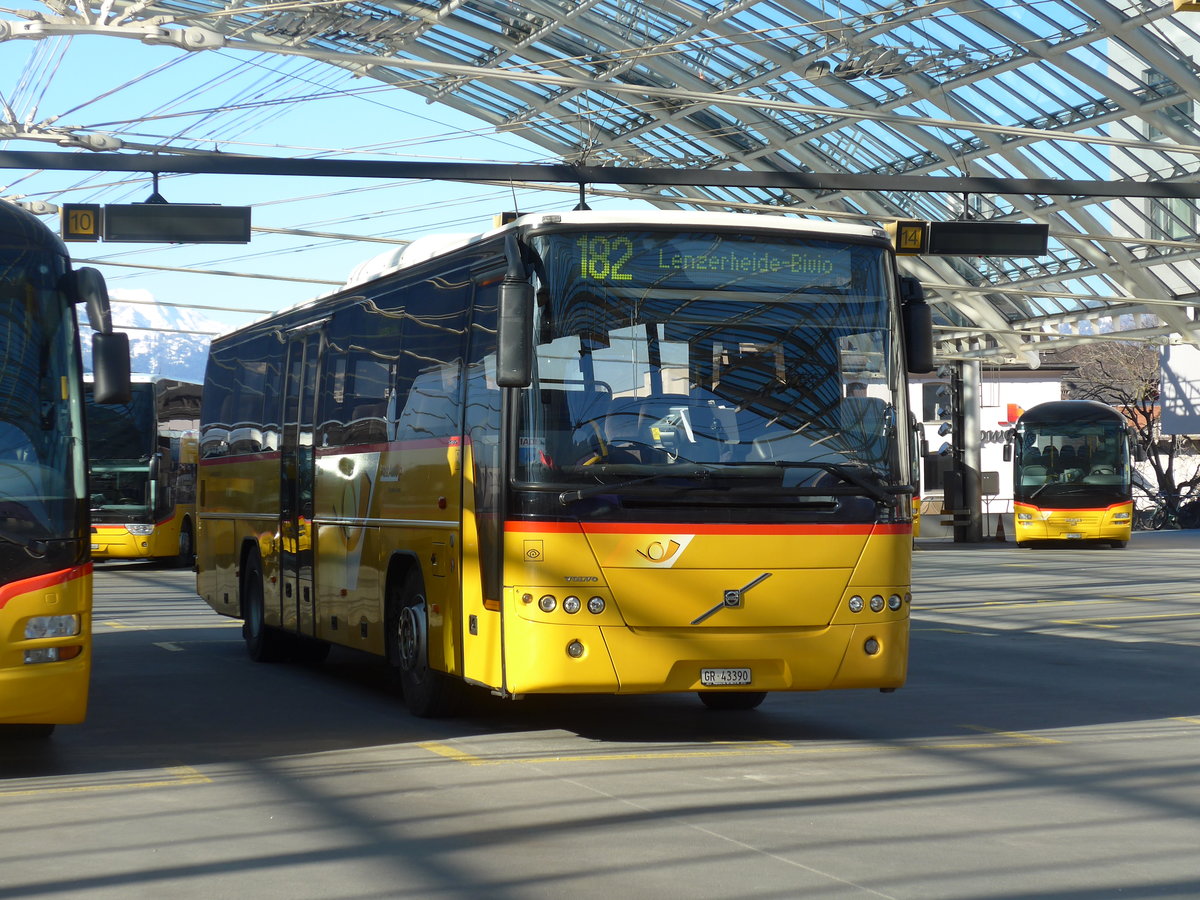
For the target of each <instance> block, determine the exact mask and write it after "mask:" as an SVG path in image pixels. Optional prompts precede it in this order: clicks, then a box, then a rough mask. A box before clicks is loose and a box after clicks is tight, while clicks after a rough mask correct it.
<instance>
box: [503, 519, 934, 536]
mask: <svg viewBox="0 0 1200 900" xmlns="http://www.w3.org/2000/svg"><path fill="white" fill-rule="evenodd" d="M504 530H505V531H510V532H516V533H520V534H535V533H538V532H542V533H549V534H571V533H574V532H578V531H582V532H584V533H585V534H587V533H591V534H662V533H663V532H664V531H669V532H674V533H686V534H728V535H739V534H751V535H753V534H767V535H771V534H908V533H909V532H911V531H912V525H911V524H908V523H902V524H888V525H870V524H856V525H785V524H779V525H732V524H727V525H704V524H700V523H695V522H690V523H689V522H526V521H523V520H521V521H518V520H511V521H508V522H505V523H504Z"/></svg>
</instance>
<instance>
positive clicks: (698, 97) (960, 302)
mask: <svg viewBox="0 0 1200 900" xmlns="http://www.w3.org/2000/svg"><path fill="white" fill-rule="evenodd" d="M30 10H32V12H30V11H26V12H12V11H9V12H7V13H5V14H3V15H5V16H7V18H3V19H0V38H6V39H9V40H17V39H33V38H38V37H52V36H55V35H61V34H83V33H91V34H96V33H103V34H107V35H110V36H113V37H136V38H137V39H139V40H141V41H143V42H146V43H153V44H162V45H166V46H172V47H180V48H184V49H190V50H195V51H196V52H204V53H228V52H231V51H235V50H236V51H245V50H250V51H256V52H262V53H276V54H278V53H283V54H286V55H288V56H289V57H292V58H296V59H299V60H302V61H317V62H319V63H321V64H323V66H326V67H335V68H334V69H333V71H340V72H350V73H352V74H353V75H354V76H355V77H356V78H364V77H365V78H368V79H374V80H376V81H378V82H381V83H383V84H386V85H390V86H393V87H394V88H395V89H398V90H405V91H410V92H414V93H416V94H418V95H420V96H421V97H423V98H425V99H426V100H428V101H429V102H431V103H434V104H444V105H447V106H449V107H453V108H454V109H456V110H458V111H460V112H464V113H467V114H469V115H470V116H472V117H475V118H477V119H479V120H481V121H482V122H483V123H486V126H487V127H488V128H490V129H491V130H492V131H493V132H495V133H499V134H517V135H520V136H521V137H523V138H524V139H526V140H528V141H530V142H532V143H533V144H535V145H537V146H539V147H541V148H543V149H544V151H545V152H546V154H547V156H546V158H547V159H550V160H561V161H567V162H572V163H586V164H589V165H607V166H661V165H667V166H676V167H689V168H705V169H732V170H741V171H762V172H818V173H824V172H836V173H854V174H865V175H877V176H892V175H920V176H932V177H937V176H943V177H947V176H949V177H957V176H971V177H980V176H983V177H996V178H1014V179H1028V178H1053V179H1063V180H1102V181H1121V182H1141V183H1146V184H1150V185H1159V186H1162V187H1161V188H1160V189H1161V191H1162V195H1161V196H1159V197H1154V198H1128V199H1122V198H1112V197H1086V196H1069V195H1067V196H1025V195H986V194H969V195H965V196H964V195H961V194H955V193H947V192H911V191H902V190H878V191H869V192H862V191H858V192H850V191H845V190H823V191H808V190H782V189H778V188H767V187H762V188H716V187H686V188H682V187H655V186H638V187H637V188H636V189H634V188H629V189H628V190H629V191H630V193H632V194H634V195H636V196H638V197H639V198H642V199H647V200H650V201H651V202H653V203H655V204H657V205H662V206H679V207H684V208H705V209H723V208H724V209H735V210H745V211H765V212H773V213H784V212H795V213H797V214H805V215H817V216H827V217H830V218H836V219H839V220H849V221H867V222H878V223H884V222H887V221H889V220H893V219H896V218H917V219H928V220H947V219H958V218H963V217H971V218H976V219H986V220H999V221H1012V222H1037V223H1046V224H1048V225H1049V228H1050V252H1049V253H1048V255H1046V256H1044V257H1041V258H1038V259H1028V258H1024V259H1022V258H979V257H953V258H951V257H920V258H906V259H905V260H904V261H903V265H904V267H905V268H906V269H907V270H908V271H909V272H910V273H911V274H915V275H917V276H918V277H920V278H921V280H922V281H923V282H924V283H925V284H926V290H927V293H928V296H929V297H930V299H931V300H932V301H933V302H934V303H935V309H936V319H937V324H938V327H939V330H938V332H937V336H938V338H939V340H940V342H941V343H940V346H939V352H940V354H941V356H943V357H945V358H988V359H993V360H1005V361H1017V362H1024V363H1027V364H1030V365H1036V364H1037V352H1038V351H1039V350H1043V349H1050V348H1051V347H1063V346H1069V345H1070V344H1073V343H1079V342H1086V341H1092V340H1104V339H1112V336H1114V335H1116V334H1119V335H1121V336H1122V337H1125V338H1139V339H1143V338H1144V339H1147V340H1161V339H1163V337H1164V336H1165V335H1168V334H1182V335H1184V336H1185V338H1186V339H1189V340H1190V339H1192V337H1193V335H1192V333H1191V329H1192V324H1193V322H1192V315H1193V314H1192V309H1193V307H1194V306H1195V304H1196V303H1197V302H1198V294H1197V289H1196V287H1195V285H1198V284H1200V269H1198V267H1197V262H1196V256H1197V251H1200V243H1198V242H1197V239H1196V229H1197V210H1196V202H1195V201H1193V200H1189V199H1184V198H1180V197H1172V196H1170V187H1171V185H1173V184H1179V185H1184V184H1189V183H1191V182H1192V181H1193V180H1194V178H1195V173H1196V171H1197V168H1198V165H1197V154H1200V137H1198V136H1197V127H1196V116H1197V106H1196V103H1195V101H1194V100H1193V99H1192V98H1193V97H1198V96H1200V81H1198V78H1197V67H1196V57H1197V56H1198V55H1200V54H1198V51H1200V38H1198V36H1197V30H1198V29H1200V12H1197V13H1191V12H1175V10H1174V9H1173V7H1172V6H1171V4H1170V3H1167V4H1165V5H1164V4H1162V3H1158V2H1127V0H1081V2H1065V0H1034V2H1000V0H974V2H970V3H948V2H944V0H940V2H926V0H895V2H871V0H838V2H826V0H821V2H813V3H807V2H776V0H726V2H701V0H661V2H657V3H653V4H650V3H644V2H630V0H572V2H567V0H522V2H510V0H469V2H465V0H446V2H345V3H342V2H326V3H308V2H296V3H263V4H258V5H249V4H245V3H243V2H242V0H233V2H229V3H222V2H210V0H158V2H137V3H128V2H115V3H114V2H111V0H104V2H103V3H92V4H90V5H89V4H85V3H83V2H80V3H79V4H77V5H73V6H70V7H68V6H67V5H66V4H64V3H61V2H59V0H48V2H45V3H42V4H36V3H35V4H33V5H32V6H31V7H30ZM5 105H6V107H7V106H8V104H5ZM5 121H7V122H8V123H9V124H8V127H9V128H10V130H14V129H17V128H18V126H19V125H20V123H19V122H17V121H16V119H15V116H14V115H13V113H12V111H11V109H9V111H8V113H7V114H6V119H5ZM4 127H5V126H3V125H0V129H3V128H4ZM47 127H49V126H47ZM50 130H51V131H52V130H53V129H52V128H51V129H50ZM116 134H117V136H118V137H119V136H120V132H119V131H118V132H116ZM3 136H4V132H3V131H2V130H0V137H3ZM14 136H19V135H15V134H14ZM216 137H218V138H219V134H218V135H217V136H216ZM182 143H183V142H181V146H180V147H179V149H183V147H182ZM9 146H10V148H11V147H12V143H11V142H9ZM157 149H158V150H159V151H160V152H170V149H171V148H166V147H161V146H160V147H158V148H157ZM192 149H194V144H193V145H192ZM125 152H130V151H129V150H128V147H127V149H126V151H125ZM132 152H137V151H136V150H133V151H132ZM531 161H534V160H531Z"/></svg>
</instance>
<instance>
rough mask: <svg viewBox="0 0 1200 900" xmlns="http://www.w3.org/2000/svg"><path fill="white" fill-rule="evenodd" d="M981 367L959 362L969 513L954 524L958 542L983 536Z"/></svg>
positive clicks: (960, 462)
mask: <svg viewBox="0 0 1200 900" xmlns="http://www.w3.org/2000/svg"><path fill="white" fill-rule="evenodd" d="M980 372H981V369H980V365H979V363H978V362H961V363H959V364H958V379H959V385H960V387H959V395H958V397H957V398H956V399H957V404H958V409H957V410H955V412H956V413H957V414H958V415H959V416H961V420H960V421H961V423H962V427H961V428H960V429H959V430H958V435H957V437H958V439H959V440H960V441H961V446H962V456H961V457H960V458H959V459H958V460H957V462H958V468H959V473H960V476H961V478H962V481H961V484H962V506H961V507H959V508H960V509H961V510H962V512H963V513H964V514H965V515H963V516H962V517H961V518H960V519H959V522H960V523H961V524H955V526H954V541H955V543H972V544H973V543H978V542H979V541H982V540H983V476H982V475H981V474H980V468H981V467H982V465H983V456H982V446H983V427H982V425H981V424H980V421H981V420H980V407H979V396H980V394H979V390H980V381H981V375H980Z"/></svg>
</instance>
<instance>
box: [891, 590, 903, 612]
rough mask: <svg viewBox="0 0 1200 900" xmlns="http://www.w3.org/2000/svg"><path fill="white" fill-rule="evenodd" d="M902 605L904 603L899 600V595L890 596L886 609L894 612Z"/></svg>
mask: <svg viewBox="0 0 1200 900" xmlns="http://www.w3.org/2000/svg"><path fill="white" fill-rule="evenodd" d="M903 605H904V601H903V600H902V599H900V595H899V594H892V596H890V597H888V609H890V610H891V611H892V612H895V611H896V610H898V609H899V608H900V607H901V606H903Z"/></svg>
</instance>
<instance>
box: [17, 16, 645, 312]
mask: <svg viewBox="0 0 1200 900" xmlns="http://www.w3.org/2000/svg"><path fill="white" fill-rule="evenodd" d="M0 86H3V87H2V88H0V93H2V95H3V99H4V102H5V104H6V106H7V107H8V110H11V115H10V113H9V112H8V111H5V112H4V120H3V121H5V122H6V123H11V122H13V121H15V122H18V123H26V122H29V123H33V124H34V125H38V124H46V125H49V126H52V127H62V126H74V127H78V128H80V129H82V130H84V131H85V132H93V133H94V132H99V133H110V134H114V135H116V136H118V137H121V138H122V139H123V140H125V141H126V142H141V143H145V144H165V143H170V144H172V145H174V146H185V147H198V148H203V149H207V150H213V149H218V148H219V149H221V150H222V151H224V152H233V153H249V154H254V155H261V156H311V155H321V156H332V155H335V154H337V153H339V152H340V151H347V150H349V151H352V157H353V158H360V159H365V158H374V159H380V158H385V159H393V160H442V161H465V162H496V161H512V162H523V163H528V162H544V161H557V160H550V159H549V158H548V157H547V155H546V153H545V151H544V150H542V149H541V148H539V147H537V146H535V145H533V144H531V143H529V142H526V141H523V140H521V139H520V138H518V137H516V136H513V135H497V134H495V133H494V132H493V131H492V129H491V128H490V127H489V126H488V125H486V124H484V123H482V122H480V121H478V120H476V119H473V118H471V117H468V116H465V115H463V114H461V113H458V112H456V111H454V110H451V109H450V108H448V107H444V106H440V105H429V104H426V103H425V101H424V100H423V99H422V98H420V97H418V96H417V95H415V94H412V93H410V92H406V91H403V90H398V89H395V88H384V87H383V86H382V85H380V84H379V83H378V82H375V81H372V80H369V79H363V78H358V79H354V78H351V77H350V75H349V74H348V73H345V72H343V71H341V70H338V69H335V68H333V67H332V66H329V65H328V64H318V63H312V62H306V61H303V60H297V59H291V58H285V57H277V56H264V55H255V54H247V53H241V52H235V51H224V50H223V51H219V52H213V51H205V52H200V53H190V54H189V53H186V52H184V51H181V50H177V49H174V48H169V47H156V46H149V45H145V44H142V43H141V42H139V41H135V40H131V39H124V38H113V37H100V36H77V37H74V38H54V39H50V40H43V41H27V40H10V41H7V42H3V43H0ZM297 98H305V99H297ZM202 111H207V112H202ZM0 146H3V147H4V148H5V149H7V150H43V151H48V150H58V148H57V147H56V146H55V145H54V144H53V143H44V142H34V141H28V140H10V141H7V142H3V143H0ZM60 152H80V151H65V150H63V151H60ZM0 185H2V186H3V187H2V188H0V196H4V197H8V198H15V197H24V198H26V199H30V200H43V201H46V202H51V203H56V204H61V203H136V202H142V201H144V200H146V199H147V198H148V197H149V195H150V194H151V191H152V184H151V179H150V176H148V175H140V174H133V173H103V172H99V173H81V172H55V171H45V172H24V171H20V170H11V169H9V170H0ZM159 192H160V193H161V194H162V195H163V196H164V197H165V198H166V199H167V200H168V201H170V202H175V203H225V204H231V205H249V206H251V207H253V213H252V224H253V226H254V227H263V228H273V229H301V230H309V231H320V232H331V233H338V234H357V235H366V236H385V237H393V238H409V239H411V238H415V237H420V236H421V235H424V234H431V233H437V232H447V231H449V232H477V231H481V230H484V229H486V228H488V227H490V223H491V217H492V215H493V214H494V213H497V212H501V211H503V210H510V209H513V208H514V206H517V207H519V208H520V209H521V210H522V211H532V210H551V209H569V208H571V207H572V206H573V205H574V204H575V202H576V199H577V198H576V197H575V196H574V195H573V194H567V193H547V192H542V191H529V190H521V189H517V190H516V191H515V192H514V190H513V189H511V188H508V187H493V186H487V185H470V184H454V183H445V182H442V183H429V182H414V181H409V182H388V183H379V182H374V181H368V180H364V179H315V178H267V177H253V176H214V175H185V176H163V177H162V178H161V179H160V181H159ZM589 204H590V205H592V206H593V207H604V206H609V207H613V206H628V205H630V204H629V202H627V201H621V200H616V201H605V200H603V199H599V200H589ZM45 221H46V222H47V224H49V225H50V226H51V227H53V228H55V229H56V230H57V227H58V222H57V218H56V217H54V218H47V219H45ZM70 248H71V250H72V254H73V256H74V257H75V258H76V260H77V261H78V262H80V263H85V264H89V265H95V266H96V267H97V268H99V269H100V270H101V271H102V272H103V273H104V275H105V278H106V279H107V280H108V282H109V286H110V288H111V289H112V290H113V291H114V292H117V293H120V292H124V291H146V292H149V293H150V294H151V295H153V297H154V298H155V299H156V300H158V301H159V302H163V303H171V304H184V305H193V306H216V307H224V308H227V309H223V310H203V311H202V312H203V314H204V315H205V316H206V317H210V318H212V319H215V320H217V321H219V322H220V323H222V324H223V325H225V326H228V327H233V326H236V325H240V324H244V323H246V322H248V321H250V320H252V319H253V318H257V317H258V315H259V313H257V312H251V311H257V310H275V309H281V308H284V307H286V306H289V305H291V304H293V303H297V302H300V301H303V300H306V299H308V298H310V297H314V296H317V295H319V294H322V293H325V292H327V291H329V290H331V289H332V288H331V286H330V285H327V284H319V283H303V282H295V281H283V280H273V279H272V278H265V279H264V278H240V277H230V276H222V275H214V274H192V273H183V272H172V271H163V270H161V269H157V270H156V269H153V268H147V269H140V268H131V267H130V266H142V265H145V266H149V267H167V268H188V269H200V270H206V271H222V272H234V273H245V274H253V275H265V276H273V277H274V278H275V279H278V278H282V277H287V278H297V279H314V280H317V281H337V280H340V279H343V278H344V277H345V276H346V275H347V274H348V273H349V272H350V270H351V269H353V268H354V266H356V265H357V264H358V263H359V262H361V261H362V260H364V259H367V258H369V257H372V256H375V255H376V254H378V253H380V252H382V251H384V250H387V249H388V245H385V244H379V243H368V242H356V241H339V240H326V239H319V238H312V237H302V236H296V235H280V234H263V233H255V234H254V236H253V239H252V242H251V243H250V244H249V245H246V246H228V245H209V246H190V247H189V246H170V245H149V246H144V245H134V244H114V243H97V244H88V243H73V244H71V245H70ZM118 263H120V264H122V265H117V264H118ZM229 310H233V311H229Z"/></svg>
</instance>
